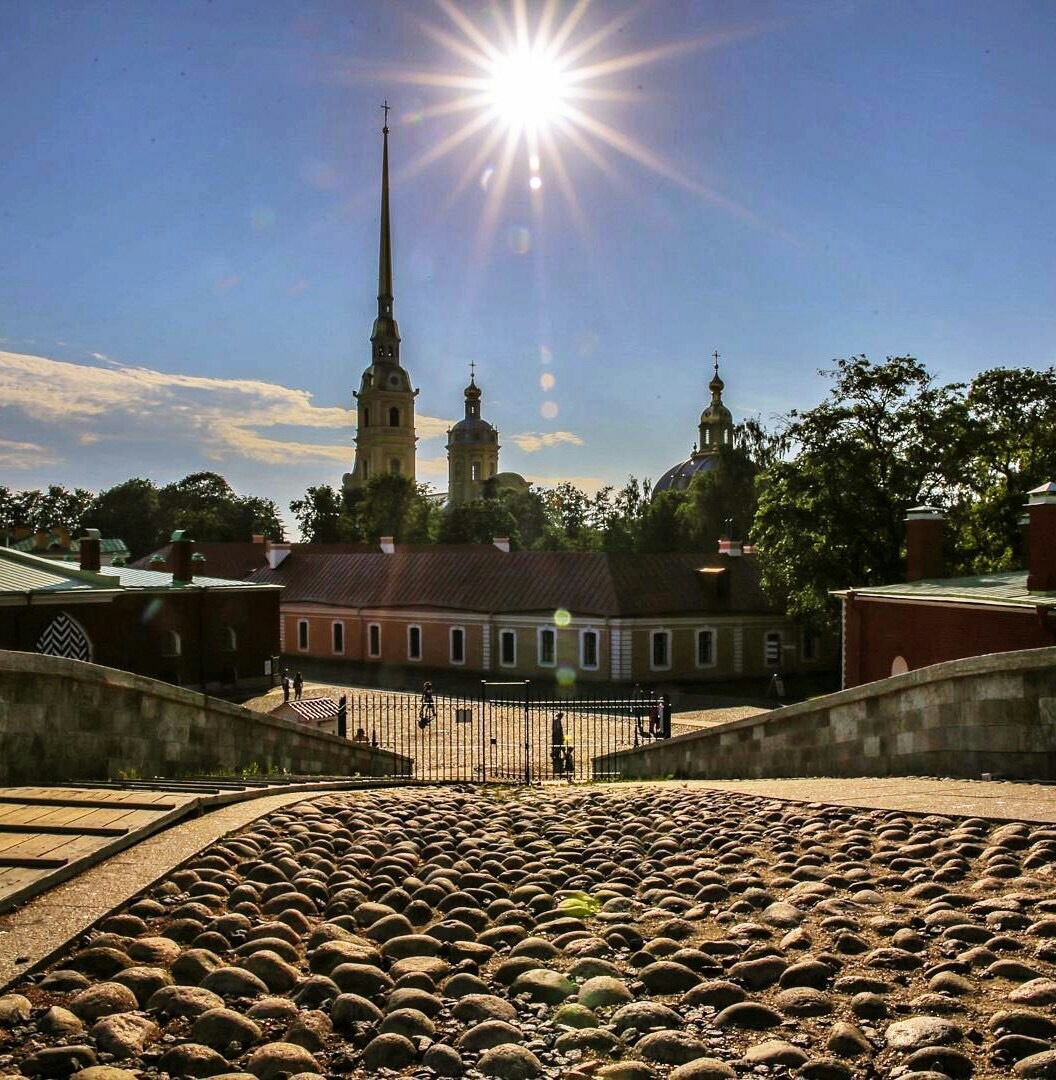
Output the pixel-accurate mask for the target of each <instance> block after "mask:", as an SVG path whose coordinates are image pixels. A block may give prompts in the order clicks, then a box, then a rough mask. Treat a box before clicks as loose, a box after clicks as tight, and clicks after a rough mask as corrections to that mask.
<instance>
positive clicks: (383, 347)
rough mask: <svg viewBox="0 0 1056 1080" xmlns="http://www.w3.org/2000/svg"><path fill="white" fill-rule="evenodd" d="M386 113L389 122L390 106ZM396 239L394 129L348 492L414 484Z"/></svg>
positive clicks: (384, 175) (410, 392) (385, 168)
mask: <svg viewBox="0 0 1056 1080" xmlns="http://www.w3.org/2000/svg"><path fill="white" fill-rule="evenodd" d="M385 108H386V116H387V112H388V106H386V107H385ZM392 304H393V287H392V239H391V235H390V230H389V125H388V121H387V119H386V123H385V126H384V127H383V128H382V152H381V240H380V244H379V250H378V317H377V318H376V319H375V320H374V330H373V332H372V333H371V335H370V345H371V363H370V366H369V367H368V368H367V369H366V371H364V372H363V378H362V380H361V381H360V384H359V390H358V391H356V392H353V397H355V399H356V405H357V409H356V456H355V464H354V465H353V467H352V471H351V472H350V473H345V476H344V481H343V486H344V487H345V489H346V490H348V489H356V488H362V487H365V486H366V485H367V484H368V483H369V482H370V481H371V480H372V479H373V478H374V477H375V476H384V475H386V474H392V475H395V476H406V477H408V478H409V479H410V480H414V479H415V469H414V452H415V444H416V443H417V441H418V439H417V436H416V435H415V433H414V399H415V398H416V397H417V396H418V391H417V390H414V389H412V388H411V377H410V375H408V374H407V371H406V370H405V369H404V368H403V367H402V366H401V365H400V329H399V327H398V326H397V325H396V318H395V316H394V315H393V312H392Z"/></svg>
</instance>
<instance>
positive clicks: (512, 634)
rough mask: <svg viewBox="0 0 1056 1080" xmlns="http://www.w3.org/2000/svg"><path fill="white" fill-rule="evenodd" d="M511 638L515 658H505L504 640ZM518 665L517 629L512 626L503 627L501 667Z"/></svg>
mask: <svg viewBox="0 0 1056 1080" xmlns="http://www.w3.org/2000/svg"><path fill="white" fill-rule="evenodd" d="M507 638H509V640H510V641H512V642H513V648H512V650H511V652H512V656H513V658H512V659H511V660H506V659H505V649H504V648H503V642H504V641H505V640H506V639H507ZM516 666H517V631H516V630H513V629H511V628H510V627H508V626H507V627H503V628H502V629H500V630H499V667H504V668H515V667H516Z"/></svg>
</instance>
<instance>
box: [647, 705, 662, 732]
mask: <svg viewBox="0 0 1056 1080" xmlns="http://www.w3.org/2000/svg"><path fill="white" fill-rule="evenodd" d="M662 731H663V725H662V724H661V723H660V702H658V701H654V702H653V704H652V707H651V708H650V709H649V738H651V739H659V738H660V734H661V732H662Z"/></svg>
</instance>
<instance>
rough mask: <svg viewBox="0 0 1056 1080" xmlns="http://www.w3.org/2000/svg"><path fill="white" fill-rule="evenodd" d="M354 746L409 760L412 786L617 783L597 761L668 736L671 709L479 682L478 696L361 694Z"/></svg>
mask: <svg viewBox="0 0 1056 1080" xmlns="http://www.w3.org/2000/svg"><path fill="white" fill-rule="evenodd" d="M346 734H347V737H348V738H350V739H354V740H356V741H359V742H363V743H368V744H369V745H372V746H375V747H379V748H380V749H383V750H391V751H393V752H394V753H396V754H400V755H403V756H404V757H407V758H410V759H411V761H412V762H413V765H412V770H413V771H412V776H413V777H414V779H416V780H462V781H472V782H476V783H502V784H533V783H541V782H543V781H566V782H571V781H575V780H604V779H617V777H614V776H612V775H610V774H602V773H599V772H598V771H597V769H596V766H595V762H596V761H597V759H599V758H601V757H602V756H604V755H607V754H612V753H613V752H615V751H616V750H625V749H629V748H631V747H635V746H640V745H642V744H643V743H647V742H653V741H654V740H656V739H662V738H667V737H669V736H670V734H671V716H670V707H669V705H668V703H667V701H666V699H665V698H663V697H662V696H661V695H659V694H656V693H654V692H653V691H648V690H640V689H638V688H635V689H634V690H632V691H630V692H629V693H627V694H624V695H619V694H617V695H612V694H599V695H597V696H590V695H583V694H577V695H576V696H575V697H561V698H558V697H550V696H545V697H536V696H534V695H533V687H532V684H531V683H530V682H527V681H518V682H482V683H481V689H480V694H479V696H478V697H475V698H471V697H452V696H449V695H441V694H437V695H435V696H431V699H430V697H426V696H425V695H423V694H412V693H387V692H383V691H366V692H364V691H358V692H357V693H356V694H355V695H349V700H348V712H347V719H346Z"/></svg>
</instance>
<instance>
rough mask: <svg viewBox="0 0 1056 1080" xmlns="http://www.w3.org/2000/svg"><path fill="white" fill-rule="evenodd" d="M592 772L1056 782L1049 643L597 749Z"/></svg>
mask: <svg viewBox="0 0 1056 1080" xmlns="http://www.w3.org/2000/svg"><path fill="white" fill-rule="evenodd" d="M594 768H595V772H596V773H599V774H608V775H613V774H616V775H619V776H622V777H623V778H624V779H656V778H661V777H668V776H670V777H677V778H679V779H690V778H695V779H710V780H718V779H744V778H763V777H791V776H957V777H969V778H970V777H978V776H979V775H980V774H981V773H984V772H985V773H991V774H994V775H997V776H1004V777H1009V778H1012V779H1020V780H1056V648H1045V649H1026V650H1023V651H1020V652H1009V653H995V654H992V655H989V656H976V657H971V658H969V659H965V660H952V661H949V662H947V663H944V664H936V665H934V666H932V667H927V668H921V669H919V670H917V671H910V672H907V673H906V674H904V675H897V676H894V677H892V678H888V679H883V680H881V681H879V682H874V683H868V684H866V685H864V686H857V687H854V688H852V689H850V690H842V691H840V692H839V693H836V694H830V695H828V696H826V697H824V698H819V699H817V700H814V701H807V702H803V703H801V704H798V705H792V706H789V707H787V708H783V709H775V710H773V711H772V712H769V713H764V714H760V715H759V716H753V717H748V718H746V719H744V720H738V721H735V722H733V723H730V724H724V725H723V726H722V727H720V728H712V729H710V730H707V731H701V732H696V733H693V734H690V735H682V736H679V737H678V738H674V739H669V740H667V741H666V742H663V743H659V744H657V745H653V746H649V747H643V748H640V749H637V750H626V751H622V752H620V753H616V754H611V755H606V756H605V757H602V758H598V759H596V760H595V762H594Z"/></svg>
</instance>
